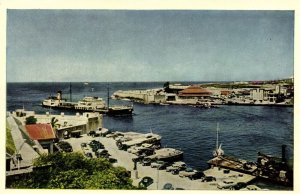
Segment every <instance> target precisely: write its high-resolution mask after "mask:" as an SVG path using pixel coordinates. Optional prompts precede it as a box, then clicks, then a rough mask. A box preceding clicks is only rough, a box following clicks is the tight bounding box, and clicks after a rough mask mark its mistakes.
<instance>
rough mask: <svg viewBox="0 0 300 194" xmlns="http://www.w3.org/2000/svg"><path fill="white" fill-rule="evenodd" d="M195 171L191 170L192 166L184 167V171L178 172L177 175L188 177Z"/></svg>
mask: <svg viewBox="0 0 300 194" xmlns="http://www.w3.org/2000/svg"><path fill="white" fill-rule="evenodd" d="M196 172H197V171H196V170H193V169H192V168H186V169H185V170H184V171H180V172H179V177H182V178H183V177H189V176H191V175H193V174H195V173H196Z"/></svg>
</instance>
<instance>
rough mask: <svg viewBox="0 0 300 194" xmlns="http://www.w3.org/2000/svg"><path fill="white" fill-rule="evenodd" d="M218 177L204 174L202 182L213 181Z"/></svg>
mask: <svg viewBox="0 0 300 194" xmlns="http://www.w3.org/2000/svg"><path fill="white" fill-rule="evenodd" d="M216 180H217V179H216V178H215V177H213V176H204V177H202V180H201V181H202V182H212V181H216Z"/></svg>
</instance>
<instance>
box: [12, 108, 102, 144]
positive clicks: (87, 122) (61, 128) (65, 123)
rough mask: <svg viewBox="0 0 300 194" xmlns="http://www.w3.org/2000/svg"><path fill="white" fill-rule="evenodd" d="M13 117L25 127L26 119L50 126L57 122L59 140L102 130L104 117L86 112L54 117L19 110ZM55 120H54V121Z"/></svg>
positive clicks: (96, 113)
mask: <svg viewBox="0 0 300 194" xmlns="http://www.w3.org/2000/svg"><path fill="white" fill-rule="evenodd" d="M12 115H13V116H14V117H15V118H16V119H17V120H19V121H20V122H21V123H22V124H23V125H25V124H26V123H25V121H26V117H28V116H34V118H36V119H37V121H36V123H44V124H47V123H48V124H50V123H51V121H52V120H56V122H55V127H54V128H55V129H56V135H57V137H58V138H63V134H64V133H65V132H66V131H67V133H69V134H71V133H72V132H78V131H80V133H81V134H86V133H88V132H90V131H92V130H96V129H99V128H102V123H103V117H102V114H100V113H98V112H86V113H83V114H80V113H76V115H65V114H64V113H63V112H62V113H61V114H60V115H52V114H50V113H49V112H46V114H35V112H34V111H25V110H24V109H18V110H16V111H14V112H13V113H12ZM53 118H54V119H53Z"/></svg>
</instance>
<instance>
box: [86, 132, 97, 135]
mask: <svg viewBox="0 0 300 194" xmlns="http://www.w3.org/2000/svg"><path fill="white" fill-rule="evenodd" d="M87 135H89V136H94V135H96V131H90V132H88V134H87Z"/></svg>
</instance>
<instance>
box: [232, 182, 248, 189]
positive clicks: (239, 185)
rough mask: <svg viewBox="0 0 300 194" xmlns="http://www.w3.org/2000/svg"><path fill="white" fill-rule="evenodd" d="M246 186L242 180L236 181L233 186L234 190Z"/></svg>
mask: <svg viewBox="0 0 300 194" xmlns="http://www.w3.org/2000/svg"><path fill="white" fill-rule="evenodd" d="M245 187H247V184H246V183H244V182H238V183H237V184H236V185H234V186H233V189H234V190H240V189H243V188H245Z"/></svg>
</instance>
